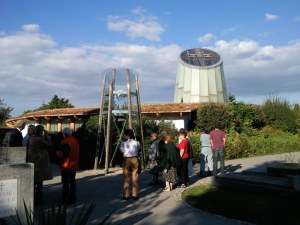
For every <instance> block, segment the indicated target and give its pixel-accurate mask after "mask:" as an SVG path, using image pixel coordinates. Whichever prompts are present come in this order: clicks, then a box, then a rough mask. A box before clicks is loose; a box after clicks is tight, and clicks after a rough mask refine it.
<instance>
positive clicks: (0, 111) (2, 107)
mask: <svg viewBox="0 0 300 225" xmlns="http://www.w3.org/2000/svg"><path fill="white" fill-rule="evenodd" d="M12 110H13V108H12V107H10V106H7V105H6V104H5V103H4V100H3V99H0V124H3V123H4V122H5V120H7V119H8V118H9V117H10V112H11V111H12Z"/></svg>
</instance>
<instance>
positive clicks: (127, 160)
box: [120, 129, 141, 200]
mask: <svg viewBox="0 0 300 225" xmlns="http://www.w3.org/2000/svg"><path fill="white" fill-rule="evenodd" d="M124 138H125V141H123V142H122V143H121V145H120V151H121V152H122V153H123V157H124V161H123V176H124V184H123V196H122V199H123V200H128V199H129V185H130V179H131V182H132V192H131V196H132V198H133V199H135V200H137V199H138V193H139V173H138V168H139V160H138V153H139V150H140V148H141V146H140V143H139V142H138V141H136V140H135V136H134V133H133V130H131V129H126V130H125V131H124Z"/></svg>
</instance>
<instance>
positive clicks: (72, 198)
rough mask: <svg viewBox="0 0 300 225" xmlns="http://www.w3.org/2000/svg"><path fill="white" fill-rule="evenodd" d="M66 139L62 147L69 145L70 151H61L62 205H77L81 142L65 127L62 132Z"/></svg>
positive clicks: (59, 155) (62, 142)
mask: <svg viewBox="0 0 300 225" xmlns="http://www.w3.org/2000/svg"><path fill="white" fill-rule="evenodd" d="M62 133H63V136H64V139H63V140H62V141H61V146H66V145H68V146H69V148H68V151H60V152H59V153H60V154H58V157H59V158H61V162H60V164H59V167H60V169H61V181H62V184H63V190H62V199H61V201H62V203H72V204H73V203H76V179H75V177H76V171H77V170H79V163H78V161H79V142H78V141H77V139H76V138H75V137H74V136H72V130H71V128H69V127H65V128H64V129H63V131H62Z"/></svg>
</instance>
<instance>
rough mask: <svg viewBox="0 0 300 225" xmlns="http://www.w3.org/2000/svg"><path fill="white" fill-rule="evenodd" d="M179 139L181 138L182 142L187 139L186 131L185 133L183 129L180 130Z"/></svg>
mask: <svg viewBox="0 0 300 225" xmlns="http://www.w3.org/2000/svg"><path fill="white" fill-rule="evenodd" d="M178 137H179V139H180V140H183V139H185V138H186V131H185V129H183V128H181V129H180V130H179V134H178Z"/></svg>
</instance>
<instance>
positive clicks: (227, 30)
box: [221, 27, 237, 36]
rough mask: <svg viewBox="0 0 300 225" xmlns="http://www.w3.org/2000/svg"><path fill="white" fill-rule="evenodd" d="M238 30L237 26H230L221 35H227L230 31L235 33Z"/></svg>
mask: <svg viewBox="0 0 300 225" xmlns="http://www.w3.org/2000/svg"><path fill="white" fill-rule="evenodd" d="M236 30H237V28H236V27H229V28H227V29H225V30H223V31H222V34H221V35H222V36H223V35H226V34H228V33H234V32H235V31H236Z"/></svg>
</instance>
